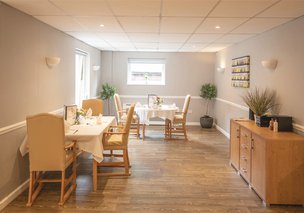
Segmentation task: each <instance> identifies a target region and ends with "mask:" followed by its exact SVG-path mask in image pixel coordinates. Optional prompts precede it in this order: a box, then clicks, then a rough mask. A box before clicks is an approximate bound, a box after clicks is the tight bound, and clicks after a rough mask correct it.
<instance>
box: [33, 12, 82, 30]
mask: <svg viewBox="0 0 304 213" xmlns="http://www.w3.org/2000/svg"><path fill="white" fill-rule="evenodd" d="M35 18H37V19H38V20H40V21H42V22H44V23H46V24H48V25H51V26H53V27H55V28H57V29H59V30H61V31H77V32H79V31H84V29H83V27H82V26H81V25H80V24H78V23H77V22H76V21H75V20H74V19H73V18H72V17H70V16H35Z"/></svg>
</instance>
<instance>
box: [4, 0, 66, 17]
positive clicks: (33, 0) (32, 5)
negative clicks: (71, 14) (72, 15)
mask: <svg viewBox="0 0 304 213" xmlns="http://www.w3.org/2000/svg"><path fill="white" fill-rule="evenodd" d="M1 1H3V2H5V3H7V4H9V5H11V6H12V7H14V8H17V9H18V10H21V11H23V12H25V13H27V14H30V15H34V16H39V15H45V16H53V15H65V14H64V13H63V11H61V10H60V9H58V8H57V7H55V6H54V5H53V4H51V3H50V2H49V1H48V0H26V1H20V0H1Z"/></svg>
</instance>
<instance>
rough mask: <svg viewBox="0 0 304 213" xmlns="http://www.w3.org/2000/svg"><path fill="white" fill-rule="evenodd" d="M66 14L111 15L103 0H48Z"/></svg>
mask: <svg viewBox="0 0 304 213" xmlns="http://www.w3.org/2000/svg"><path fill="white" fill-rule="evenodd" d="M50 1H51V2H53V4H54V5H56V6H57V7H59V8H60V9H62V10H63V11H64V12H65V13H66V14H67V15H73V16H97V15H112V12H111V10H110V8H109V7H108V6H107V3H106V1H105V0H50Z"/></svg>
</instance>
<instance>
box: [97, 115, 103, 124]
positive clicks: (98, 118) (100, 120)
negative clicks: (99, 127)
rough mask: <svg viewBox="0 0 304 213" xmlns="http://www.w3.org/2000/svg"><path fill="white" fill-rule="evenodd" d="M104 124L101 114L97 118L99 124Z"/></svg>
mask: <svg viewBox="0 0 304 213" xmlns="http://www.w3.org/2000/svg"><path fill="white" fill-rule="evenodd" d="M101 123H102V114H99V115H98V117H97V124H101Z"/></svg>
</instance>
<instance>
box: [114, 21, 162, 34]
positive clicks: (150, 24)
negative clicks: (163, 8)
mask: <svg viewBox="0 0 304 213" xmlns="http://www.w3.org/2000/svg"><path fill="white" fill-rule="evenodd" d="M118 21H119V22H120V23H121V25H122V27H123V29H124V30H125V32H128V33H132V32H134V33H158V31H159V30H158V29H159V18H156V17H118Z"/></svg>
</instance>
